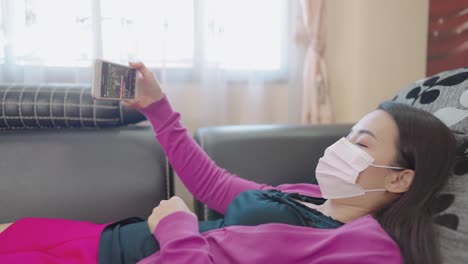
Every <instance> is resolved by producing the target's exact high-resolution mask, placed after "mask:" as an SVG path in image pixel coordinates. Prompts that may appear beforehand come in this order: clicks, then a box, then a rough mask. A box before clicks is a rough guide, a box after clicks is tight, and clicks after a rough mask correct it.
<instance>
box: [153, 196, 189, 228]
mask: <svg viewBox="0 0 468 264" xmlns="http://www.w3.org/2000/svg"><path fill="white" fill-rule="evenodd" d="M178 211H183V212H187V213H191V214H193V215H195V214H194V213H192V212H191V211H190V209H189V208H188V207H187V204H185V202H184V200H182V199H181V198H180V197H177V196H172V197H171V198H170V199H169V200H162V201H161V202H160V203H159V205H158V206H157V207H155V208H154V209H153V213H152V214H151V215H150V216H149V217H148V226H149V229H150V232H151V234H153V233H154V230H156V227H157V226H158V223H159V221H161V219H163V218H164V217H166V216H168V215H170V214H172V213H175V212H178Z"/></svg>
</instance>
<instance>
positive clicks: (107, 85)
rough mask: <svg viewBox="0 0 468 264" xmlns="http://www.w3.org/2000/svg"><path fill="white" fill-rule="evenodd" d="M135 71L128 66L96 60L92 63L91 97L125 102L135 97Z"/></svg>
mask: <svg viewBox="0 0 468 264" xmlns="http://www.w3.org/2000/svg"><path fill="white" fill-rule="evenodd" d="M136 76H137V71H136V70H135V69H134V68H132V67H129V66H126V65H122V64H118V63H113V62H110V61H105V60H100V59H96V60H95V61H94V75H93V91H92V93H93V97H94V98H95V99H106V100H127V99H134V98H135V97H136V96H137V89H136Z"/></svg>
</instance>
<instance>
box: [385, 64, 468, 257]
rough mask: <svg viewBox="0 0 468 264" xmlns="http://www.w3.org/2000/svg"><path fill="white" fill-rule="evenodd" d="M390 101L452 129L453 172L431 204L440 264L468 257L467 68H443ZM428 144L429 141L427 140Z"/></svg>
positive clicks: (410, 86) (400, 92)
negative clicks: (426, 113)
mask: <svg viewBox="0 0 468 264" xmlns="http://www.w3.org/2000/svg"><path fill="white" fill-rule="evenodd" d="M393 101H396V102H400V103H405V104H409V105H413V106H415V107H418V108H421V109H424V110H426V111H429V112H431V113H433V114H434V115H435V116H437V117H438V118H439V119H441V120H442V121H443V122H444V123H445V124H446V125H447V126H448V127H450V129H451V130H452V131H453V132H454V134H455V136H456V138H457V141H458V148H457V152H458V158H457V160H456V162H455V168H454V174H453V175H452V176H451V177H450V180H449V183H448V185H447V187H446V188H445V190H444V191H443V193H442V194H441V195H440V196H439V197H438V202H437V205H436V207H435V210H436V213H437V214H436V216H435V222H436V223H437V224H439V231H440V235H441V247H442V252H443V255H444V259H445V261H444V263H466V261H467V259H468V252H467V251H466V249H467V248H468V68H463V69H456V70H452V71H445V72H441V73H439V74H436V75H434V76H431V77H428V78H425V79H423V80H420V81H417V82H415V83H414V84H411V85H409V86H408V87H406V88H404V89H402V90H401V91H399V92H398V94H397V95H396V96H395V97H394V98H393ZM428 143H429V144H430V142H428Z"/></svg>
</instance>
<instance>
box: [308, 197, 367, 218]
mask: <svg viewBox="0 0 468 264" xmlns="http://www.w3.org/2000/svg"><path fill="white" fill-rule="evenodd" d="M316 209H317V210H319V211H320V212H321V213H323V214H324V215H328V216H330V217H331V218H333V219H335V220H338V221H340V222H343V223H349V222H351V221H353V220H354V219H357V218H359V217H363V216H365V215H368V214H371V213H372V210H369V209H367V208H363V207H362V206H357V205H354V204H347V203H339V202H336V201H334V200H327V201H326V202H325V203H323V204H322V205H319V206H318V207H317V208H316Z"/></svg>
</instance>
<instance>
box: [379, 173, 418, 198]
mask: <svg viewBox="0 0 468 264" xmlns="http://www.w3.org/2000/svg"><path fill="white" fill-rule="evenodd" d="M413 179H414V170H410V169H405V170H402V171H394V173H391V174H389V175H387V177H385V189H387V191H389V192H392V193H404V192H406V191H408V189H409V188H410V187H411V184H412V183H413Z"/></svg>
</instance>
